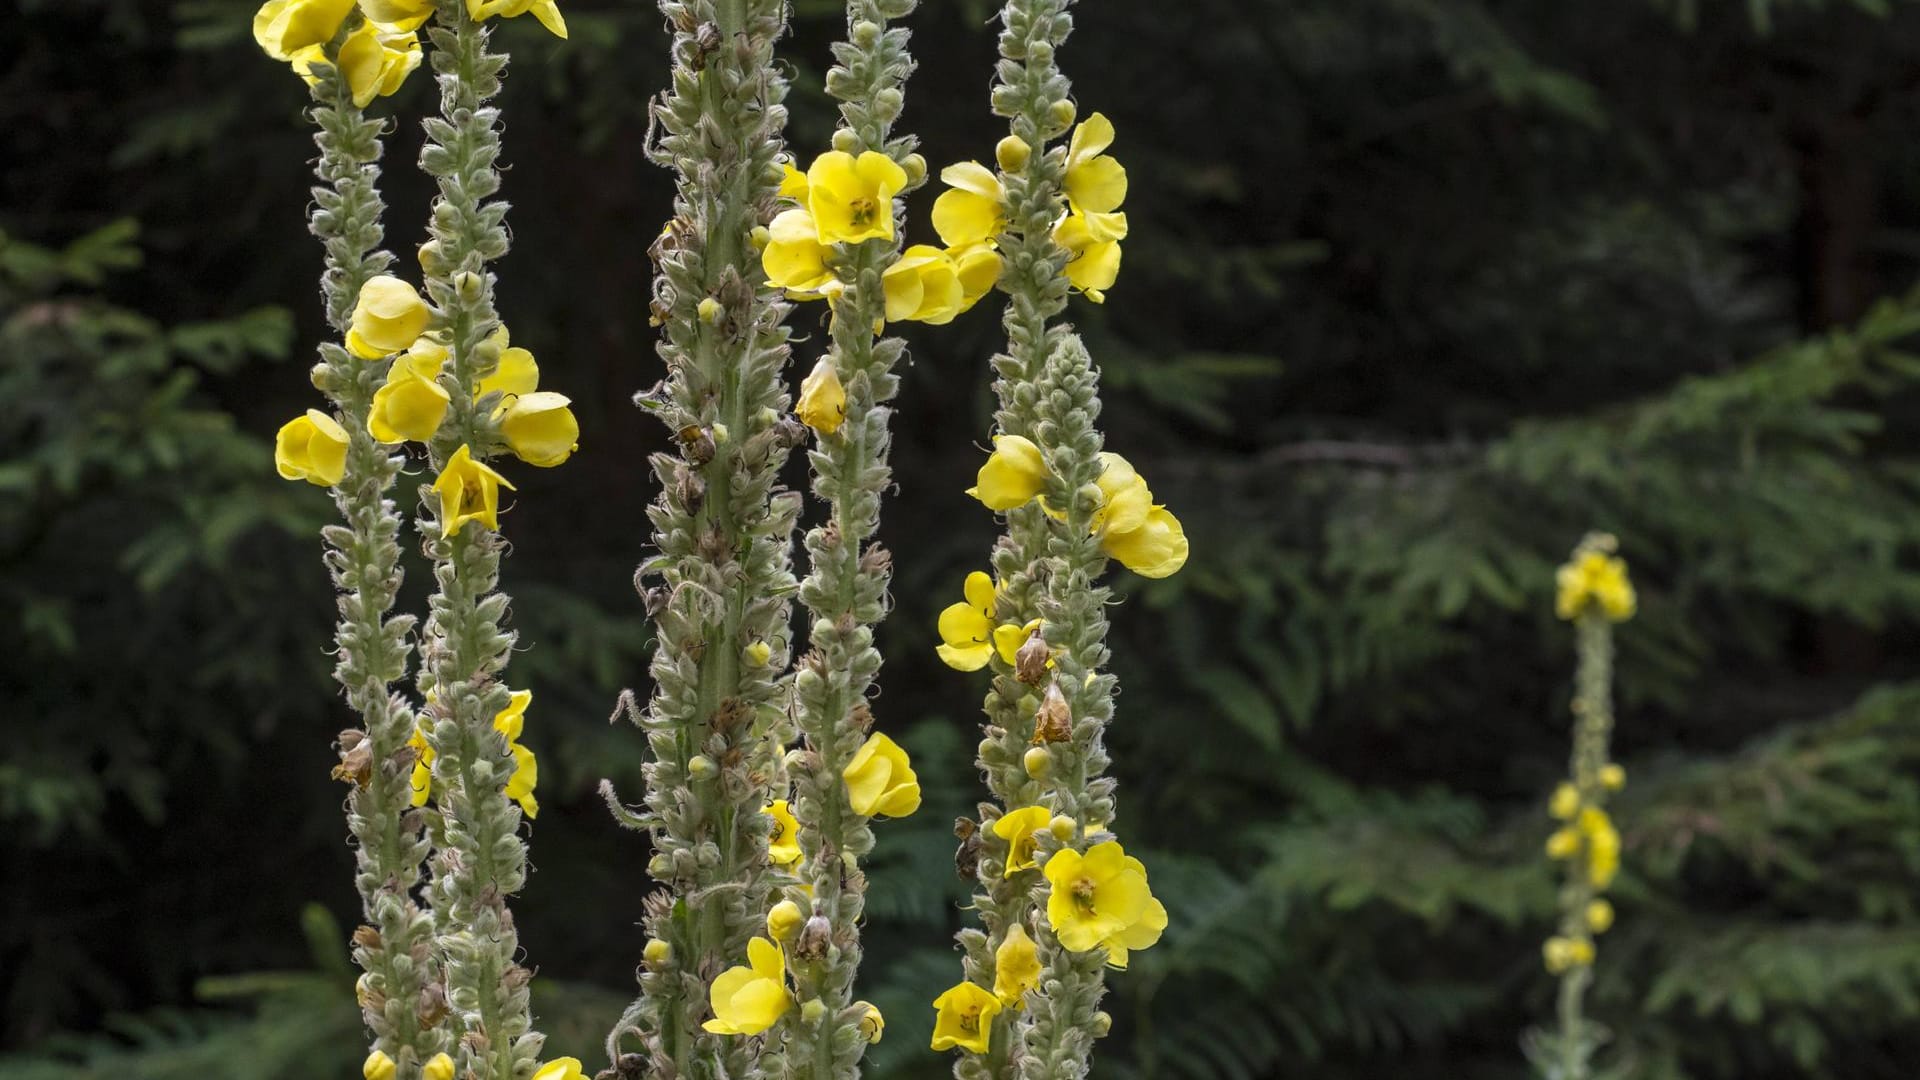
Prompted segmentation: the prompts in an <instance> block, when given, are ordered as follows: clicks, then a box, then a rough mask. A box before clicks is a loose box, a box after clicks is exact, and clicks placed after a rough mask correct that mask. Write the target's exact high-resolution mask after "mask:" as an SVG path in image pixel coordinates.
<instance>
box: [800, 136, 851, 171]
mask: <svg viewBox="0 0 1920 1080" xmlns="http://www.w3.org/2000/svg"><path fill="white" fill-rule="evenodd" d="M859 145H860V136H859V135H857V134H855V133H854V131H853V129H851V128H837V129H835V131H834V133H833V149H834V150H835V151H836V152H838V153H842V154H851V153H853V152H854V150H855V149H856V148H858V147H859ZM808 171H812V170H808Z"/></svg>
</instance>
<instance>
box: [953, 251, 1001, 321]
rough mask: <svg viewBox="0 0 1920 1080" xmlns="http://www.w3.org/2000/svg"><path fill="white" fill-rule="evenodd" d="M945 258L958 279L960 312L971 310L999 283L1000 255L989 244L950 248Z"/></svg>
mask: <svg viewBox="0 0 1920 1080" xmlns="http://www.w3.org/2000/svg"><path fill="white" fill-rule="evenodd" d="M947 257H948V258H950V259H952V260H953V272H954V274H955V276H957V277H959V279H960V310H961V311H962V312H965V311H968V310H971V309H972V307H973V305H975V304H977V303H979V302H980V298H981V297H983V296H985V295H987V294H988V293H990V292H992V291H993V287H994V285H996V284H998V283H999V281H1000V269H1001V266H1002V265H1003V260H1002V259H1001V258H1000V253H999V252H998V251H995V250H993V247H992V245H990V244H974V245H972V246H970V247H963V248H950V249H948V251H947Z"/></svg>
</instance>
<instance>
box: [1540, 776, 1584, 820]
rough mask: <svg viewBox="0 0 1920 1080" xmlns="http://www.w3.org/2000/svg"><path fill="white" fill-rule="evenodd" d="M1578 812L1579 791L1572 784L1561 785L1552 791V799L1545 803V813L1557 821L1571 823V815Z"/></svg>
mask: <svg viewBox="0 0 1920 1080" xmlns="http://www.w3.org/2000/svg"><path fill="white" fill-rule="evenodd" d="M1579 812H1580V789H1578V788H1576V787H1574V786H1573V785H1572V784H1561V785H1560V786H1559V787H1557V788H1554V789H1553V798H1552V799H1551V800H1550V801H1548V803H1547V813H1549V814H1551V815H1553V817H1554V818H1555V819H1556V820H1559V821H1572V820H1573V815H1575V814H1577V813H1579Z"/></svg>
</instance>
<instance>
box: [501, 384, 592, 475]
mask: <svg viewBox="0 0 1920 1080" xmlns="http://www.w3.org/2000/svg"><path fill="white" fill-rule="evenodd" d="M569 404H571V402H570V401H569V400H568V399H567V397H566V396H565V395H563V394H556V393H554V392H552V391H550V390H542V391H538V392H536V393H532V394H521V395H520V396H518V397H516V398H514V399H513V402H512V404H510V405H508V406H507V408H506V412H505V413H503V414H502V415H501V417H500V437H501V438H503V439H505V440H506V441H507V449H509V450H511V451H513V456H514V457H517V458H519V459H520V460H521V461H524V462H526V463H527V464H529V465H532V466H534V467H535V468H541V469H550V468H552V467H553V466H555V465H559V464H561V463H562V462H564V461H566V460H567V459H568V458H570V457H572V456H573V452H574V451H575V450H578V449H580V421H578V420H576V419H574V416H573V410H572V409H570V408H568V407H567V406H568V405H569Z"/></svg>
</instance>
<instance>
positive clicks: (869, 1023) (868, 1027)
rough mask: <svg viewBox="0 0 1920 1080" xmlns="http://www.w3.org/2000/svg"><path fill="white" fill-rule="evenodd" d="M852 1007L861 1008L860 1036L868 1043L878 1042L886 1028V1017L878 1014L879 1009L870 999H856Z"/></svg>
mask: <svg viewBox="0 0 1920 1080" xmlns="http://www.w3.org/2000/svg"><path fill="white" fill-rule="evenodd" d="M853 1007H854V1008H856V1009H859V1010H861V1013H860V1037H861V1038H863V1039H865V1040H867V1041H868V1042H870V1043H877V1042H879V1041H880V1036H881V1035H882V1034H883V1033H884V1032H885V1031H886V1030H887V1018H886V1017H884V1016H881V1015H880V1009H879V1008H878V1007H877V1006H875V1005H874V1003H873V1002H871V1001H856V1002H854V1003H853Z"/></svg>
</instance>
